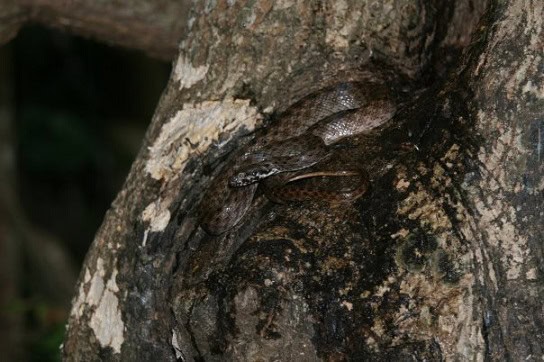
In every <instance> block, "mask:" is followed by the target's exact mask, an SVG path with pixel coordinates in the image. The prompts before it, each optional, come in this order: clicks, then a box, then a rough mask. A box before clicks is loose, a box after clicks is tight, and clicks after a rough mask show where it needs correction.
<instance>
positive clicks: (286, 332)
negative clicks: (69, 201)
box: [63, 0, 544, 361]
mask: <svg viewBox="0 0 544 362" xmlns="http://www.w3.org/2000/svg"><path fill="white" fill-rule="evenodd" d="M543 7H544V4H543V3H542V2H540V1H523V0H514V1H510V2H492V3H490V4H487V3H486V2H485V1H469V0H467V1H456V2H450V1H438V2H431V1H424V0H420V1H417V0H405V1H404V0H398V1H395V2H393V1H391V2H387V1H386V2H378V1H365V2H361V1H349V0H345V1H341V2H318V1H316V2H300V3H297V2H294V1H289V0H285V1H280V2H272V1H267V0H262V1H257V2H250V3H246V2H243V1H238V2H235V1H217V2H212V1H210V2H195V3H193V4H192V8H191V10H190V12H189V13H190V14H191V15H190V16H189V19H188V29H189V30H190V31H189V32H187V33H186V34H185V35H184V38H183V39H182V41H181V43H180V51H179V54H178V57H177V60H176V65H175V69H174V71H173V73H172V77H171V79H170V82H169V85H168V87H167V89H166V91H165V93H164V95H163V97H162V99H161V102H160V104H159V106H158V108H157V111H156V114H155V116H154V118H153V121H152V124H151V126H150V128H149V130H148V132H147V135H146V139H145V141H144V144H143V147H142V150H141V152H140V154H139V155H138V157H137V159H136V160H135V162H134V165H133V167H132V170H131V172H130V175H129V177H128V178H127V181H126V183H125V185H124V187H123V189H122V191H121V192H120V193H119V195H118V197H117V199H116V200H115V202H114V203H113V205H112V208H111V210H110V211H109V212H108V213H107V215H106V218H105V220H104V223H103V225H102V227H101V228H100V230H99V231H98V233H97V235H96V239H95V241H94V243H93V245H92V247H91V249H90V251H89V253H88V255H87V258H86V261H85V265H84V267H83V270H82V272H81V276H80V279H79V283H78V293H77V295H76V297H75V299H74V303H73V309H72V314H71V318H70V321H69V326H68V332H67V335H66V340H65V344H64V348H63V355H64V358H66V359H68V360H176V359H181V360H185V361H193V360H286V361H287V360H393V359H400V360H407V359H416V360H441V359H446V360H465V359H470V360H518V359H519V360H522V359H523V360H531V359H535V360H536V359H541V358H542V356H543V355H544V351H543V347H542V346H543V345H544V343H543V342H544V335H543V334H544V328H543V327H544V309H543V304H542V299H543V297H544V291H543V290H542V272H543V265H544V263H543V256H544V255H543V248H542V243H541V241H542V239H543V236H544V235H543V234H544V232H543V229H542V226H541V225H542V219H543V217H542V216H543V215H542V212H543V211H542V210H543V209H542V206H543V198H542V192H543V189H544V184H543V182H542V174H543V166H542V165H543V163H542V161H541V159H542V157H543V156H544V155H543V154H542V126H543V121H542V120H543V119H544V118H543V113H544V112H543V109H544V108H543V103H544V102H543V100H544V81H543V79H542V68H543V60H542V49H543V42H542V39H544V37H543V34H542V15H544V14H543ZM484 9H485V13H484ZM482 14H483V15H482ZM479 19H481V21H480V23H478V20H479ZM471 39H472V40H471ZM369 78H372V79H381V81H383V82H386V83H387V84H388V85H389V86H390V87H391V88H392V89H393V90H394V91H395V99H396V101H397V102H398V105H399V111H398V112H397V114H396V115H395V117H394V119H393V120H392V122H390V124H389V125H388V126H387V127H384V128H382V129H380V131H379V132H376V133H375V134H373V135H371V136H369V137H362V138H354V139H353V140H351V141H350V143H351V144H350V146H351V148H349V152H347V156H349V157H352V161H354V162H358V163H359V164H361V165H362V166H364V167H365V168H366V169H367V170H368V172H369V173H370V175H371V183H372V192H371V193H370V194H368V195H365V197H364V198H363V199H362V200H360V201H358V202H355V203H354V204H353V205H350V206H346V207H342V208H327V207H325V208H324V207H323V206H322V205H321V204H317V203H315V204H312V203H310V204H304V205H275V204H273V203H271V202H269V201H267V199H266V198H265V197H264V196H258V197H257V198H256V199H255V200H254V203H253V205H252V207H251V209H250V212H249V213H248V215H246V216H245V217H244V218H243V220H242V222H241V223H240V224H239V225H237V226H236V227H235V228H234V229H232V230H230V231H228V232H227V233H225V234H222V235H219V236H212V235H209V234H207V233H206V232H205V231H203V230H202V229H201V228H200V226H199V219H198V205H199V203H200V201H201V199H202V194H203V193H204V192H205V190H206V189H207V187H208V186H209V185H210V182H211V181H212V180H213V179H214V178H215V177H221V174H222V173H221V172H222V170H224V168H225V167H232V165H233V163H234V162H236V160H235V159H234V158H233V157H229V154H232V153H231V151H232V150H235V149H237V148H239V147H241V145H242V144H243V142H244V140H246V139H247V138H251V137H252V135H253V133H251V132H252V131H253V130H254V129H257V128H261V127H262V126H263V124H265V125H270V126H271V127H273V126H274V122H273V121H272V122H269V121H268V119H269V118H270V117H269V115H270V114H271V113H274V114H277V113H281V111H283V110H285V109H286V108H287V106H288V105H290V104H292V103H293V102H294V101H296V100H298V99H300V98H301V97H302V96H304V95H306V94H308V93H311V92H312V91H317V90H319V89H321V88H324V87H326V86H328V85H331V84H335V83H338V82H342V81H348V80H362V81H364V80H365V79H369ZM255 134H257V135H258V134H259V133H258V132H257V133H255Z"/></svg>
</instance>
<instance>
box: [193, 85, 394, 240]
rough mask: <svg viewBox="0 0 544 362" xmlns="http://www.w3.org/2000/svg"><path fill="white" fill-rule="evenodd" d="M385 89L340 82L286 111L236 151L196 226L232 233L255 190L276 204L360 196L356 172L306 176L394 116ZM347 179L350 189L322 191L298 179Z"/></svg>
mask: <svg viewBox="0 0 544 362" xmlns="http://www.w3.org/2000/svg"><path fill="white" fill-rule="evenodd" d="M395 112H396V106H395V103H394V102H393V100H392V98H391V96H390V94H389V89H388V88H387V87H386V86H385V85H383V84H378V83H357V82H347V83H340V84H337V85H335V86H332V87H328V88H325V89H323V90H321V91H319V92H317V93H314V94H311V95H309V96H307V97H305V98H303V99H302V100H300V101H299V102H297V103H295V104H293V105H292V106H290V107H289V108H288V109H287V111H286V112H284V113H283V114H282V115H281V117H280V118H279V119H278V120H277V122H276V123H275V124H273V125H272V127H270V129H268V130H266V131H265V133H264V135H263V136H262V137H259V138H257V139H256V140H255V141H254V142H253V143H252V144H250V145H248V146H246V147H245V148H244V149H243V150H241V151H240V153H239V156H238V157H237V159H236V163H235V165H234V166H232V167H230V168H228V169H227V171H226V172H224V173H223V174H222V175H220V177H217V178H216V179H215V180H214V181H213V182H212V184H211V186H210V188H209V189H208V191H207V192H206V194H205V195H204V198H203V200H202V202H201V204H200V217H201V226H202V227H203V228H204V229H205V230H206V231H207V232H209V233H211V234H221V233H223V232H225V231H228V230H229V229H231V228H232V227H233V226H234V225H236V224H237V223H238V222H239V221H240V219H241V218H242V217H243V216H244V214H245V213H246V212H247V210H248V209H249V207H250V206H251V202H252V200H253V197H254V195H255V192H256V190H257V186H258V185H259V184H262V185H263V186H264V190H265V194H266V195H267V196H268V198H269V199H271V200H272V201H275V202H286V201H290V200H297V201H303V200H308V199H323V200H326V201H332V202H341V201H350V200H354V199H356V198H358V197H360V196H361V195H363V194H364V193H365V192H366V190H367V189H368V186H369V180H368V176H367V175H366V173H365V172H364V170H362V169H360V168H353V167H349V168H348V169H344V170H336V171H330V170H322V171H321V170H318V171H312V172H309V171H306V169H308V168H309V167H311V166H314V165H316V164H318V163H321V162H322V161H324V160H327V159H329V158H330V157H331V155H333V151H332V149H331V147H330V145H333V144H335V143H337V142H338V141H340V140H341V139H344V138H346V137H350V136H354V135H359V134H364V133H366V132H368V131H370V130H372V129H374V128H376V127H378V126H380V125H382V124H384V123H385V122H387V121H388V120H389V119H391V118H392V117H393V115H394V114H395ZM311 178H314V179H318V178H331V179H332V178H351V179H354V178H355V179H357V181H356V182H353V181H352V184H353V186H351V187H349V188H347V189H345V188H342V189H336V190H322V189H319V188H315V187H314V188H309V187H308V185H303V186H300V185H298V183H299V181H300V180H307V179H311Z"/></svg>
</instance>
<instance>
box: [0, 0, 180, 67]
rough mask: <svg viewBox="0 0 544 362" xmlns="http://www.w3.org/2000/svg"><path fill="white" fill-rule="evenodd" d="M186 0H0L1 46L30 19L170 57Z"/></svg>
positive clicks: (178, 33) (166, 58)
mask: <svg viewBox="0 0 544 362" xmlns="http://www.w3.org/2000/svg"><path fill="white" fill-rule="evenodd" d="M187 3H188V2H187V1H169V0H159V1H153V2H149V1H146V0H135V1H130V2H126V1H113V2H112V1H92V0H77V1H67V0H23V1H10V0H2V1H0V19H2V22H1V24H0V44H1V43H4V42H6V41H8V40H9V39H11V38H12V37H13V36H15V34H16V33H17V30H18V29H19V28H20V27H22V26H24V25H25V24H27V23H29V22H33V23H36V22H37V23H40V24H43V25H45V26H51V27H55V28H60V29H64V30H67V31H69V32H71V33H74V34H78V35H82V36H86V37H91V38H94V39H97V40H99V41H103V42H106V43H109V44H114V45H120V46H123V47H127V48H132V49H139V50H143V51H145V52H146V53H148V54H150V55H152V56H155V57H158V58H161V59H164V60H171V59H173V58H174V55H175V54H176V53H177V47H178V44H179V41H180V39H181V36H182V34H183V32H184V31H185V29H186V26H187V20H188V17H189V12H188V9H189V6H188V4H187Z"/></svg>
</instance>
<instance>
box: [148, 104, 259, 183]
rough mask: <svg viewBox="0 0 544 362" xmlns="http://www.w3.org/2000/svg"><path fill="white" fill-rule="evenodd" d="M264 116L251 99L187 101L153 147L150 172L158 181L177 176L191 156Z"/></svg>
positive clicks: (166, 125)
mask: <svg viewBox="0 0 544 362" xmlns="http://www.w3.org/2000/svg"><path fill="white" fill-rule="evenodd" d="M260 119H261V116H260V114H259V113H258V112H257V108H255V107H253V106H250V101H249V100H247V99H225V100H223V101H206V102H202V103H197V104H184V105H183V108H182V109H181V110H179V111H178V112H177V113H176V114H175V115H174V117H172V118H171V119H170V121H168V122H166V123H165V124H164V125H163V127H162V129H161V133H160V135H159V136H158V137H157V139H156V140H155V142H154V143H153V145H152V146H151V147H150V148H149V153H150V155H149V161H148V162H147V164H146V171H147V172H148V173H149V174H150V175H151V177H152V178H154V179H156V180H161V179H162V180H165V181H168V180H170V179H171V178H173V177H177V176H178V175H179V174H180V173H181V172H183V170H184V168H185V166H186V164H187V162H188V160H189V158H190V157H191V156H193V155H194V154H202V153H204V152H205V151H206V150H207V149H208V148H209V147H210V146H211V145H212V144H218V143H221V144H223V143H226V142H228V141H229V140H230V139H231V138H232V137H233V135H235V134H236V133H237V131H238V130H240V129H246V130H248V131H252V130H253V129H254V128H255V125H256V124H257V122H258V121H260Z"/></svg>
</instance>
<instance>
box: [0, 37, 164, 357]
mask: <svg viewBox="0 0 544 362" xmlns="http://www.w3.org/2000/svg"><path fill="white" fill-rule="evenodd" d="M8 47H9V48H10V52H9V54H10V58H11V59H9V60H10V61H11V68H12V69H13V75H12V77H11V80H10V81H11V82H12V83H13V101H14V103H15V104H14V112H15V117H14V118H15V125H14V130H15V136H14V137H15V138H16V139H15V140H14V144H15V145H16V147H15V148H16V150H15V151H16V170H17V175H16V183H15V184H16V188H17V194H18V195H17V196H18V200H19V203H20V206H21V211H22V215H24V218H25V219H26V220H25V224H26V225H28V227H29V228H32V230H33V231H32V232H33V235H37V237H36V238H37V239H43V240H47V242H48V243H52V244H54V245H56V246H58V250H57V249H55V250H57V253H62V254H63V255H62V258H63V259H62V260H64V261H66V260H67V264H70V265H71V266H72V267H71V268H67V271H66V272H65V273H61V275H63V276H65V277H66V280H62V281H58V284H57V283H56V282H55V281H51V280H45V278H42V276H43V274H44V272H43V268H39V267H37V265H36V264H38V263H37V262H36V261H35V260H36V256H33V255H32V253H33V251H32V250H33V249H37V250H39V245H38V246H37V247H36V248H33V247H32V246H30V247H27V248H26V249H27V250H25V254H24V255H27V256H26V257H25V258H23V266H22V268H21V272H22V274H23V275H22V278H20V280H21V285H20V286H19V287H20V291H21V292H20V295H21V298H20V299H19V300H15V301H13V303H11V304H10V305H9V306H7V307H6V306H4V308H3V309H4V312H6V311H7V313H15V314H21V315H22V316H23V318H22V321H23V324H24V325H23V326H22V328H23V330H24V333H23V336H24V341H23V342H24V345H25V346H26V347H27V348H25V351H24V352H23V355H24V356H25V359H28V360H32V361H51V360H58V359H59V357H58V355H59V353H58V349H59V345H60V344H61V343H62V338H63V333H64V325H65V323H66V318H67V316H68V314H69V307H70V297H67V295H68V294H71V295H73V293H74V290H72V291H70V292H68V293H66V292H63V291H62V288H60V287H58V288H57V287H56V286H57V285H58V286H61V285H65V284H67V283H68V285H72V282H73V281H74V280H75V278H77V275H78V273H79V267H80V265H81V263H82V261H83V258H84V256H85V253H86V250H87V249H88V247H89V245H90V243H91V242H92V240H93V236H94V233H95V232H96V230H97V229H98V227H99V226H100V224H101V222H102V219H103V217H104V214H105V212H106V210H107V209H108V208H109V206H110V204H111V202H112V201H113V199H114V197H115V195H116V193H117V191H118V190H120V188H121V185H122V183H123V181H124V179H125V177H126V175H127V173H128V170H129V168H130V165H131V163H132V160H133V159H134V158H135V155H136V153H137V152H138V150H139V147H140V142H141V140H142V138H143V135H144V132H145V130H146V128H147V125H148V123H149V121H150V119H151V116H152V114H153V111H154V107H155V105H156V104H157V102H158V98H159V97H160V94H161V92H162V90H163V88H164V87H165V85H166V82H167V79H168V76H169V72H170V64H168V63H163V62H160V61H157V60H153V59H150V58H148V57H146V56H145V55H144V54H142V53H139V52H135V51H128V50H123V49H119V48H113V47H108V46H105V45H101V44H97V43H94V42H92V41H88V40H85V39H82V38H76V37H72V36H68V35H66V34H64V33H62V32H59V31H53V30H48V29H45V28H41V27H27V28H25V29H23V30H22V31H21V32H20V34H19V35H18V36H17V37H16V39H15V40H14V41H12V42H11V43H10V44H9V45H8ZM0 81H7V80H0ZM56 246H55V248H56ZM34 253H36V251H34ZM37 253H39V251H38V252H37ZM38 258H39V257H38ZM48 260H49V259H48ZM60 264H62V263H60ZM45 268H46V269H47V266H45Z"/></svg>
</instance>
